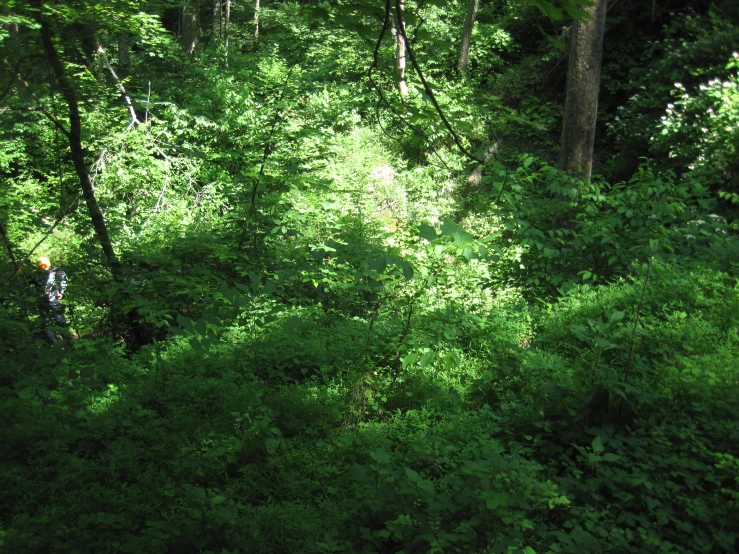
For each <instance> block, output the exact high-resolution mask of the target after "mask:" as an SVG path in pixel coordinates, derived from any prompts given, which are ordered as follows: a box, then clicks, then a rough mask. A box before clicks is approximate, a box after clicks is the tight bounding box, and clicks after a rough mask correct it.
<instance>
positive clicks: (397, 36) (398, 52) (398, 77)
mask: <svg viewBox="0 0 739 554" xmlns="http://www.w3.org/2000/svg"><path fill="white" fill-rule="evenodd" d="M404 7H405V6H404V4H403V2H402V1H401V2H400V12H401V14H402V12H403V8H404ZM398 25H403V31H405V21H401V22H399V21H398V18H397V17H393V18H392V27H391V28H390V31H391V32H392V34H393V39H394V40H395V86H396V88H397V89H398V92H399V93H400V95H401V96H408V85H407V84H406V82H405V41H404V40H403V35H402V33H401V32H400V31H399V30H398Z"/></svg>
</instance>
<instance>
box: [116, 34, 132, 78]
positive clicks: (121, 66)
mask: <svg viewBox="0 0 739 554" xmlns="http://www.w3.org/2000/svg"><path fill="white" fill-rule="evenodd" d="M130 64H131V58H130V50H129V46H128V37H127V36H126V35H119V36H118V70H119V71H120V72H121V75H123V76H125V75H126V74H127V73H128V68H129V66H130Z"/></svg>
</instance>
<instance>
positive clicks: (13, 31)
mask: <svg viewBox="0 0 739 554" xmlns="http://www.w3.org/2000/svg"><path fill="white" fill-rule="evenodd" d="M6 4H7V2H3V6H2V8H0V14H2V15H4V16H5V17H10V16H11V15H13V10H11V9H10V8H8V6H7V5H6ZM3 27H5V30H6V31H7V32H8V34H9V35H10V38H13V39H14V38H16V37H17V36H18V24H17V23H15V22H13V23H6V24H5V25H3Z"/></svg>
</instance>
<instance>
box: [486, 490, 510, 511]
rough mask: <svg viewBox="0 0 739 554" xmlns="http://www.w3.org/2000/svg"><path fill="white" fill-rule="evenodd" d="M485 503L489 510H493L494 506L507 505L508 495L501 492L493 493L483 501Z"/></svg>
mask: <svg viewBox="0 0 739 554" xmlns="http://www.w3.org/2000/svg"><path fill="white" fill-rule="evenodd" d="M485 505H486V506H487V507H488V509H489V510H495V509H496V508H500V507H506V506H508V497H506V495H505V494H503V493H502V492H498V493H495V494H494V495H493V497H492V498H488V499H487V500H486V501H485Z"/></svg>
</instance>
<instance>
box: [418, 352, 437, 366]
mask: <svg viewBox="0 0 739 554" xmlns="http://www.w3.org/2000/svg"><path fill="white" fill-rule="evenodd" d="M434 356H435V354H434V352H426V353H425V354H424V355H423V356H421V367H426V366H428V365H429V364H430V363H431V362H432V361H434Z"/></svg>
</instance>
